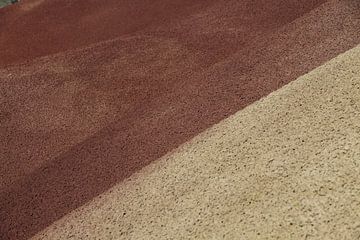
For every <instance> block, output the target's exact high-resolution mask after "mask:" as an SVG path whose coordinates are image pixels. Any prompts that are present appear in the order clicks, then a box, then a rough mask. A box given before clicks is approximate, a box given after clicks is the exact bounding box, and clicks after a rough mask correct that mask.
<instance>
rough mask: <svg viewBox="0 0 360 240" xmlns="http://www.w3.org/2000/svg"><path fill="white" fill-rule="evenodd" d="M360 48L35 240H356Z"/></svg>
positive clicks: (202, 137) (359, 204)
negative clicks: (64, 239) (65, 239)
mask: <svg viewBox="0 0 360 240" xmlns="http://www.w3.org/2000/svg"><path fill="white" fill-rule="evenodd" d="M359 71H360V46H358V47H356V48H354V49H352V50H350V51H348V52H346V53H345V54H342V55H340V56H338V57H337V58H335V59H333V60H331V61H330V62H328V63H326V64H324V65H323V66H321V67H319V68H317V69H315V70H314V71H312V72H310V73H308V74H306V75H304V76H302V77H300V78H299V79H297V80H296V81H294V82H292V83H290V84H289V85H287V86H285V87H283V88H282V89H280V90H278V91H276V92H274V93H272V94H270V95H269V96H268V97H265V98H263V99H261V100H260V101H258V102H256V103H254V104H252V105H250V106H249V107H247V108H245V109H244V110H242V111H239V112H237V113H236V114H234V115H233V116H231V117H229V118H227V119H225V120H223V121H221V122H220V123H219V124H216V125H215V126H213V127H211V128H210V129H209V130H207V131H205V132H203V133H201V134H200V135H198V136H197V137H195V138H194V139H192V140H191V141H189V142H187V143H185V144H184V145H182V146H181V147H179V148H178V149H176V150H174V151H172V152H171V153H169V154H167V155H166V156H165V157H163V158H161V159H160V160H159V161H156V162H155V163H153V164H151V165H150V166H148V167H145V168H144V169H143V170H141V171H139V172H138V173H136V174H134V175H133V176H132V177H130V178H129V179H127V180H126V181H124V182H123V183H120V184H118V185H116V186H115V187H113V188H112V189H110V190H109V191H107V192H106V193H104V194H102V195H100V196H99V197H96V198H95V199H94V200H92V201H91V202H90V203H88V204H86V205H85V206H84V207H81V208H79V209H77V210H76V211H74V212H73V213H71V214H69V215H67V216H65V217H64V218H63V219H61V220H60V221H58V222H56V223H55V224H53V225H52V226H51V227H49V228H48V229H47V230H45V231H43V232H42V233H40V234H38V235H37V236H36V237H35V238H34V239H63V238H69V239H70V238H74V239H358V238H360V227H359V226H360V215H359V213H360V198H359V196H360V188H359V186H360V179H359V177H358V176H359V173H360V140H359V139H360V75H359Z"/></svg>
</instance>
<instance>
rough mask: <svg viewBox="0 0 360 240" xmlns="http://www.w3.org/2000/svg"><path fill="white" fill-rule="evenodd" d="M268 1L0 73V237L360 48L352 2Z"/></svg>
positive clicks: (22, 232)
mask: <svg viewBox="0 0 360 240" xmlns="http://www.w3.org/2000/svg"><path fill="white" fill-rule="evenodd" d="M267 2H269V1H251V3H250V1H249V3H248V5H247V4H245V3H242V4H245V5H242V4H240V3H238V1H235V2H233V3H230V2H229V3H228V5H227V3H222V4H219V5H216V4H214V5H212V7H211V6H210V7H209V6H207V7H205V8H204V9H201V10H198V11H195V12H193V13H192V14H190V15H188V16H186V17H182V18H179V19H178V20H177V21H175V22H170V23H168V24H165V23H164V24H162V25H159V26H157V27H149V29H147V30H146V31H144V32H141V33H137V34H134V35H126V36H123V37H122V38H120V39H117V40H113V41H108V42H104V43H101V44H98V45H96V46H92V47H89V48H86V49H82V50H77V51H72V52H66V53H62V54H59V55H56V56H52V57H45V58H41V59H37V60H35V61H34V62H33V63H31V62H27V63H24V64H22V65H20V66H14V67H10V68H7V69H4V70H1V71H0V74H1V75H0V76H3V77H4V81H3V82H2V84H1V88H0V90H1V96H2V98H1V99H0V100H1V101H2V103H3V104H2V106H3V107H2V109H1V112H2V115H1V118H0V121H1V123H2V125H3V126H5V128H3V129H2V130H1V140H0V141H1V145H2V151H3V152H4V153H5V154H4V156H5V157H4V159H1V162H4V163H6V164H4V166H9V167H7V168H6V173H7V176H8V178H7V179H10V180H6V179H5V178H3V179H2V183H5V184H3V185H1V186H2V188H1V189H2V191H1V198H0V207H1V212H0V221H1V223H2V224H1V228H0V230H1V232H0V233H1V234H2V236H4V237H3V238H4V239H25V238H28V237H30V236H32V235H34V234H35V233H36V232H38V231H40V230H42V229H43V228H44V227H46V226H48V225H49V224H51V223H52V222H53V221H55V220H57V219H59V218H60V217H62V216H64V215H65V214H67V213H69V212H70V211H72V210H73V209H75V208H77V207H79V206H81V205H83V204H84V203H86V202H87V201H89V200H91V199H92V198H93V197H95V196H97V195H99V194H101V193H102V192H104V191H105V190H107V189H109V188H110V187H111V186H113V185H114V184H116V183H118V182H120V181H122V180H123V179H125V178H126V177H128V176H130V175H131V174H132V173H133V172H134V171H137V170H139V169H140V168H142V167H143V166H145V165H146V164H148V163H149V162H151V161H153V160H156V159H157V158H159V157H161V156H162V155H164V154H165V153H166V152H168V151H171V150H172V149H173V148H175V147H177V146H179V144H181V143H183V142H186V141H187V140H189V139H190V138H192V137H193V136H195V135H197V134H198V133H199V132H201V131H203V130H205V129H206V128H208V127H210V126H211V125H213V124H214V123H216V122H218V121H220V120H222V119H224V118H225V117H227V116H229V115H230V114H232V113H234V112H236V111H238V110H240V109H242V108H243V107H245V106H247V105H248V104H250V103H252V102H253V101H255V100H257V99H259V98H261V97H262V96H264V95H266V94H268V93H270V92H271V91H273V90H275V89H277V88H278V87H281V86H282V85H284V84H286V83H288V82H289V81H291V80H294V79H295V78H296V77H298V76H300V75H302V74H304V73H306V72H307V71H309V70H311V69H313V68H314V67H316V66H319V65H320V64H322V63H323V62H324V61H326V60H328V59H330V58H332V57H334V56H336V55H338V54H339V53H341V52H343V51H345V50H347V49H349V48H351V47H353V46H355V45H356V44H357V43H358V42H359V38H360V35H359V30H360V25H359V15H358V13H359V12H358V5H357V3H356V1H355V0H354V1H350V0H349V1H328V2H326V3H325V4H323V5H321V6H320V7H318V8H317V9H315V10H313V11H312V12H311V13H309V14H305V13H306V12H308V11H309V10H311V9H313V8H314V7H316V6H318V4H319V3H320V2H321V1H318V2H315V1H313V2H311V4H312V5H311V4H310V5H307V4H309V3H310V1H284V2H282V3H279V1H276V3H273V5H271V4H270V3H269V5H264V4H265V3H267ZM274 2H275V1H274ZM280 2H281V1H280ZM278 3H279V4H282V5H281V6H282V7H283V8H281V11H280V12H279V11H276V10H278V9H280V8H279V5H277V4H278ZM251 4H255V5H251ZM257 4H258V5H257ZM244 6H247V7H248V8H245V7H244ZM273 8H274V9H273ZM244 9H245V10H244ZM264 10H266V11H264ZM239 12H241V13H242V14H238V13H239ZM285 13H286V14H285ZM214 14H215V15H214ZM216 14H217V15H216ZM246 14H248V15H246ZM303 14H305V15H303ZM301 15H303V16H302V17H301ZM214 16H216V17H215V18H214ZM234 16H240V17H242V18H243V21H245V19H251V21H250V22H241V21H235V22H234V21H233V20H230V19H233V18H232V17H234ZM278 16H282V17H281V18H280V17H278ZM295 18H298V19H296V20H295ZM257 20H258V21H257ZM250 23H251V24H254V26H252V27H251V28H250V27H249V28H247V26H249V24H250ZM217 24H218V25H217ZM209 26H210V28H209ZM207 27H208V28H207ZM233 27H236V28H235V30H236V29H238V31H235V33H234V28H233ZM244 29H245V30H244ZM254 29H256V31H254ZM221 30H223V32H221ZM193 34H194V35H193ZM249 36H250V37H249ZM11 74H13V75H14V76H13V75H11ZM64 99H65V100H64ZM69 102H70V103H69ZM103 109H105V110H103ZM18 112H20V113H18ZM29 116H30V117H29ZM239 127H241V126H239ZM58 145H65V147H61V146H60V147H59V146H58ZM54 149H56V151H55V150H54ZM54 152H55V153H54ZM34 155H35V156H34ZM39 156H40V157H39ZM39 159H40V161H39ZM38 161H39V162H38ZM19 162H20V163H19ZM29 162H36V163H37V164H38V167H36V168H32V167H31V164H29ZM26 164H28V165H26ZM24 166H25V167H24ZM19 170H20V171H21V172H22V173H23V174H21V175H20V176H19V175H18V174H17V172H18V171H19ZM4 173H5V171H4ZM5 185H6V186H5Z"/></svg>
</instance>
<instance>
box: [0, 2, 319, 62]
mask: <svg viewBox="0 0 360 240" xmlns="http://www.w3.org/2000/svg"><path fill="white" fill-rule="evenodd" d="M322 2H324V0H310V1H309V0H307V1H305V0H291V1H285V0H282V1H264V0H256V1H243V2H242V3H238V2H237V1H214V0H205V1H192V0H185V1H184V0H156V1H151V0H133V1H128V0H108V1H106V2H99V1H96V0H91V1H88V0H77V1H72V0H65V1H64V0H52V1H45V0H27V1H22V2H20V3H19V4H16V5H15V6H12V7H10V8H7V9H2V10H0V23H2V24H1V25H0V53H1V58H0V66H2V65H5V64H7V65H8V64H11V63H14V62H18V61H23V60H28V59H33V58H34V57H39V56H45V55H49V54H52V53H57V52H61V51H65V50H69V49H73V48H77V47H81V46H86V45H88V44H91V43H96V42H99V41H103V40H108V39H112V38H116V37H120V36H124V35H126V34H132V33H134V32H144V31H149V29H156V30H159V29H158V28H159V26H160V25H163V24H169V23H173V24H174V25H173V26H172V28H170V29H169V28H165V29H161V28H160V30H163V31H165V34H166V35H168V34H169V33H174V36H176V37H178V36H177V32H179V31H178V30H180V32H183V30H184V29H186V28H188V27H189V26H190V25H192V27H193V28H197V31H195V32H191V34H194V36H191V35H190V33H184V32H183V34H189V35H188V36H187V37H190V38H192V37H196V36H197V35H199V33H201V32H204V31H214V30H216V31H220V32H224V31H228V30H227V29H230V28H232V29H233V32H232V33H230V34H231V35H232V36H231V37H232V38H234V34H236V32H237V31H240V32H241V29H240V28H237V26H239V25H240V26H242V27H245V28H248V27H254V29H253V30H254V31H256V30H257V29H256V28H257V26H256V25H258V26H259V23H261V25H260V26H262V27H269V26H266V25H267V24H274V23H282V22H284V21H289V20H291V19H294V18H296V17H297V16H298V14H299V13H301V12H304V11H308V10H309V9H311V8H312V7H315V6H317V5H319V3H322ZM305 3H306V4H305ZM295 8H296V10H295V11H296V12H294V9H295ZM207 9H209V10H210V11H207ZM274 17H276V18H274ZM181 19H186V20H188V22H187V23H185V22H182V21H179V20H181ZM201 21H203V22H202V23H201ZM4 23H5V24H4ZM199 23H200V24H199ZM253 23H255V24H253ZM182 24H184V26H182ZM227 25H228V26H227ZM179 28H180V29H179ZM150 32H152V31H151V30H150ZM214 34H217V35H218V34H219V32H217V33H216V32H214ZM222 35H223V37H224V38H223V40H226V39H225V38H226V36H225V35H224V34H222ZM208 37H214V36H208ZM197 40H199V39H197ZM202 40H203V41H205V44H206V39H202ZM210 42H211V41H210ZM215 48H216V46H213V49H215Z"/></svg>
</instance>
